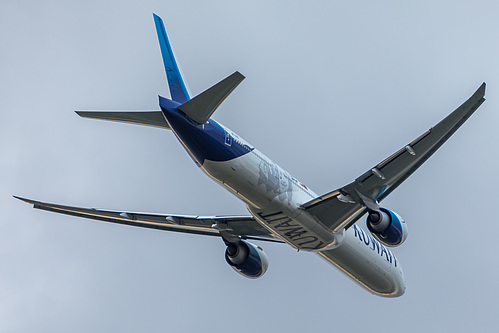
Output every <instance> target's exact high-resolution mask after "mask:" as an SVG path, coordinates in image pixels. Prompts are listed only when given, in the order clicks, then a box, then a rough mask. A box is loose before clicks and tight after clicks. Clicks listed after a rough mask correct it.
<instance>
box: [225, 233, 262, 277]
mask: <svg viewBox="0 0 499 333" xmlns="http://www.w3.org/2000/svg"><path fill="white" fill-rule="evenodd" d="M225 260H226V261H227V263H228V264H229V265H230V266H231V267H232V268H233V269H234V270H235V271H236V272H238V273H239V274H241V275H243V276H245V277H248V278H252V279H256V278H259V277H261V276H262V275H263V274H265V272H266V271H267V268H268V267H269V262H268V259H267V255H266V254H265V252H263V249H262V248H261V247H260V246H257V245H254V244H251V243H249V242H245V241H240V242H238V243H228V244H227V249H226V250H225Z"/></svg>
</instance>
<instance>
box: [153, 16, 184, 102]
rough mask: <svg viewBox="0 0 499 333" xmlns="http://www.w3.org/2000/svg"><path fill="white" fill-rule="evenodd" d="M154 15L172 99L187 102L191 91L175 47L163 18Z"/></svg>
mask: <svg viewBox="0 0 499 333" xmlns="http://www.w3.org/2000/svg"><path fill="white" fill-rule="evenodd" d="M153 16H154V23H155V24H156V32H157V33H158V41H159V47H160V48H161V55H162V56H163V64H164V65H165V71H166V78H167V80H168V87H169V89H170V95H171V97H172V99H173V100H174V101H176V102H179V103H185V102H187V101H188V100H189V99H190V97H189V92H188V91H187V88H186V86H185V84H184V81H183V79H182V75H181V74H180V70H179V68H178V66H177V62H176V61H175V56H174V54H173V49H172V47H171V45H170V42H169V41H168V35H167V34H166V30H165V25H164V24H163V20H162V19H161V17H159V16H158V15H156V14H153Z"/></svg>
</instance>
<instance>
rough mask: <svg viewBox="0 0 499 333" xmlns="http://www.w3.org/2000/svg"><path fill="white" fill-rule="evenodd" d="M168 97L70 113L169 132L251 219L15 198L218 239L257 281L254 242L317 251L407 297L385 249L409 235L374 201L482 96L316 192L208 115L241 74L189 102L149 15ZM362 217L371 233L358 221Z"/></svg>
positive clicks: (371, 286) (371, 285)
mask: <svg viewBox="0 0 499 333" xmlns="http://www.w3.org/2000/svg"><path fill="white" fill-rule="evenodd" d="M153 17H154V22H155V26H156V32H157V35H158V40H159V45H160V50H161V54H162V59H163V64H164V67H165V71H166V77H167V82H168V87H169V90H170V97H171V98H166V97H161V96H159V107H160V110H156V111H76V113H77V114H78V115H79V116H81V117H84V118H93V119H101V120H109V121H118V122H125V123H132V124H139V125H146V126H153V127H159V128H162V129H167V130H171V131H172V132H173V134H174V135H175V136H176V137H177V139H178V140H179V142H180V143H181V144H182V146H183V147H184V148H185V150H186V151H187V153H188V154H189V155H190V157H191V158H192V159H193V161H194V163H196V164H197V166H198V167H199V168H200V169H201V171H203V172H204V173H205V174H206V175H207V176H209V177H210V178H211V179H213V180H214V181H215V182H217V183H219V184H220V185H221V186H222V187H224V188H225V189H227V190H228V191H230V192H231V193H232V194H233V195H235V196H236V197H237V198H239V199H240V200H241V201H243V203H244V204H245V205H246V207H247V209H248V211H249V214H250V215H247V216H186V215H170V214H164V215H159V214H147V213H134V212H129V211H107V210H97V209H88V208H80V207H72V206H64V205H59V204H52V203H47V202H41V201H35V200H31V199H26V198H22V197H18V196H14V197H15V198H17V199H20V200H23V201H25V202H27V203H29V204H32V205H33V207H34V208H37V209H42V210H46V211H51V212H56V213H62V214H67V215H72V216H78V217H84V218H89V219H94V220H100V221H105V222H113V223H118V224H124V225H130V226H137V227H143V228H152V229H159V230H166V231H173V232H182V233H191V234H197V235H206V236H214V237H219V238H221V240H222V241H223V242H224V243H225V245H226V246H227V247H226V250H225V259H226V261H227V263H228V264H229V265H230V267H232V268H233V269H234V270H235V271H237V272H238V273H239V274H241V275H243V276H245V277H248V278H259V277H261V276H262V275H264V274H265V272H266V271H267V268H268V259H267V255H266V254H265V252H264V251H263V249H262V248H261V247H260V246H259V245H255V244H253V243H252V242H250V241H267V242H278V243H286V244H288V245H290V246H291V247H293V248H295V249H297V250H299V251H309V252H313V253H316V254H317V255H319V256H320V257H321V258H323V259H324V260H325V261H327V262H328V263H330V264H331V265H333V266H334V267H336V268H337V269H338V270H339V271H341V272H343V273H344V274H345V275H346V276H347V277H348V278H350V279H351V280H353V281H354V282H356V283H357V284H359V285H360V286H362V287H363V288H365V289H366V290H368V291H369V292H371V293H372V294H375V295H378V296H383V297H399V296H401V295H403V294H404V292H405V289H406V286H405V278H404V274H403V271H402V268H401V265H400V262H399V261H398V259H397V258H396V257H395V255H394V254H393V253H392V252H391V251H390V250H389V248H390V247H397V246H399V245H401V244H402V243H403V242H404V241H405V239H406V238H407V235H408V228H407V224H406V222H405V221H404V220H403V219H402V217H401V216H399V215H398V214H397V213H395V212H393V211H392V210H389V209H387V208H384V207H381V206H380V203H381V201H382V200H383V199H385V198H386V197H387V196H388V195H389V194H390V193H392V192H393V191H394V190H395V189H396V188H397V187H398V186H399V185H400V184H402V183H403V182H404V181H405V180H406V179H407V178H408V177H409V176H410V175H412V174H413V173H414V172H415V171H416V170H417V169H418V168H419V167H420V166H421V165H422V164H423V163H424V162H425V161H426V160H427V159H428V158H429V157H430V156H431V155H432V154H433V153H435V151H437V149H438V148H440V147H441V146H442V145H443V144H444V142H445V141H447V139H449V137H451V136H452V134H454V132H455V131H456V130H457V129H458V128H459V127H460V126H461V125H462V124H463V123H464V122H465V121H466V120H467V119H468V118H469V117H470V116H471V115H472V114H473V113H474V112H475V111H476V110H477V109H478V107H479V106H480V105H481V104H482V103H483V102H484V101H485V98H484V95H485V83H483V84H482V85H481V86H480V87H479V88H478V90H476V92H475V93H474V94H473V95H472V96H471V97H470V98H469V99H468V100H467V101H466V102H464V103H463V104H462V105H461V106H459V107H458V108H457V109H456V110H455V111H453V112H452V113H450V114H449V115H448V116H447V117H445V118H444V119H443V120H442V121H440V122H439V123H438V124H436V125H435V126H434V127H432V128H430V129H429V130H428V131H426V132H424V133H423V134H422V135H420V136H419V137H418V138H416V139H415V140H413V141H412V142H410V143H408V144H406V145H404V146H403V147H402V148H401V149H400V150H398V151H397V152H395V153H394V154H392V155H391V156H389V157H388V158H386V159H385V160H383V161H382V162H380V163H379V164H377V165H375V166H374V167H372V168H369V169H368V170H367V171H366V172H365V173H363V174H362V175H360V176H359V177H358V178H357V179H355V180H354V181H352V182H350V183H348V184H347V185H345V186H343V187H340V188H338V189H336V190H334V191H331V192H329V193H326V194H323V195H317V194H316V193H315V192H313V191H312V190H311V189H309V188H308V187H307V186H305V185H304V184H303V183H301V182H300V181H299V180H298V179H296V178H294V177H293V176H291V175H290V174H289V173H288V172H287V171H285V170H284V169H283V168H281V167H280V166H278V165H277V164H275V163H274V162H272V160H270V159H269V158H268V157H266V156H265V155H264V154H262V153H261V152H260V151H258V150H257V149H256V148H255V147H253V146H252V145H251V144H249V143H248V142H246V141H245V140H244V139H242V138H241V137H240V136H238V135H237V134H236V133H235V132H233V131H231V130H230V129H229V128H227V127H225V126H223V125H222V124H220V123H218V122H216V121H215V120H213V119H212V118H211V116H212V115H213V113H214V112H215V110H216V109H217V108H218V107H219V106H220V104H221V103H222V102H223V101H224V100H225V99H226V98H227V97H228V96H229V95H230V93H231V92H232V91H233V90H234V89H235V88H236V87H237V86H238V85H239V84H240V83H241V81H242V80H243V79H244V76H243V75H242V74H240V73H239V72H235V73H233V74H232V75H230V76H228V77H226V78H225V79H223V80H221V81H220V82H218V83H217V84H215V85H213V86H212V87H211V88H209V89H207V90H205V91H204V92H202V93H200V94H199V95H197V96H195V97H193V98H191V97H190V94H189V92H188V90H187V88H186V84H185V82H184V80H183V78H182V75H181V73H180V70H179V67H178V65H177V62H176V60H175V57H174V54H173V49H172V47H171V45H170V42H169V40H168V36H167V34H166V30H165V27H164V23H163V20H162V19H161V18H160V17H159V16H157V15H156V14H153ZM366 214H367V219H366V224H367V228H368V231H364V230H363V229H362V228H361V227H359V226H358V224H357V221H358V220H359V219H360V218H361V217H362V216H364V215H366Z"/></svg>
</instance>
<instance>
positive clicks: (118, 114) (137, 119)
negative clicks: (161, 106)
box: [75, 111, 170, 129]
mask: <svg viewBox="0 0 499 333" xmlns="http://www.w3.org/2000/svg"><path fill="white" fill-rule="evenodd" d="M75 112H76V113H77V114H78V115H79V116H80V117H83V118H92V119H101V120H109V121H118V122H122V123H130V124H137V125H146V126H153V127H160V128H166V129H170V126H169V125H168V123H167V122H166V119H165V117H164V115H163V112H161V111H75Z"/></svg>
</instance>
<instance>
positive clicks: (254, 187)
mask: <svg viewBox="0 0 499 333" xmlns="http://www.w3.org/2000/svg"><path fill="white" fill-rule="evenodd" d="M202 169H203V170H204V171H205V172H206V173H207V174H208V175H209V176H210V177H212V178H213V179H215V180H216V181H217V182H219V183H220V184H221V185H222V186H224V187H225V188H226V189H228V190H229V191H230V192H232V193H233V194H234V195H236V196H238V197H239V198H240V199H241V200H243V201H244V202H245V203H246V204H247V207H248V210H249V211H250V213H251V214H252V215H253V216H254V217H255V219H256V220H257V221H258V222H259V223H260V224H262V226H264V227H265V228H267V229H268V230H269V231H270V232H271V233H272V234H275V235H278V236H279V237H280V238H281V239H283V240H284V241H285V242H287V243H288V244H289V245H291V246H292V247H294V248H296V249H299V250H304V251H319V250H322V249H326V248H333V247H335V246H337V245H338V244H340V242H341V237H342V234H338V235H335V234H333V233H332V232H331V231H330V230H328V229H327V228H325V227H324V226H323V225H322V224H320V223H319V222H318V221H317V220H315V219H314V218H313V217H311V216H310V215H309V214H307V213H306V212H304V211H302V210H300V209H298V207H299V206H300V204H301V203H303V202H305V201H307V200H310V194H308V195H307V194H304V192H303V190H300V189H297V188H296V187H295V186H294V185H293V184H292V183H291V182H290V180H289V177H284V176H283V172H284V171H283V170H282V169H280V168H279V167H278V166H276V165H275V164H273V163H269V162H268V161H267V160H264V159H262V158H261V157H260V156H258V155H256V154H248V155H245V156H241V157H239V158H236V159H233V160H230V161H223V162H218V161H216V162H215V161H209V160H206V161H205V162H204V163H203V165H202Z"/></svg>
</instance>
